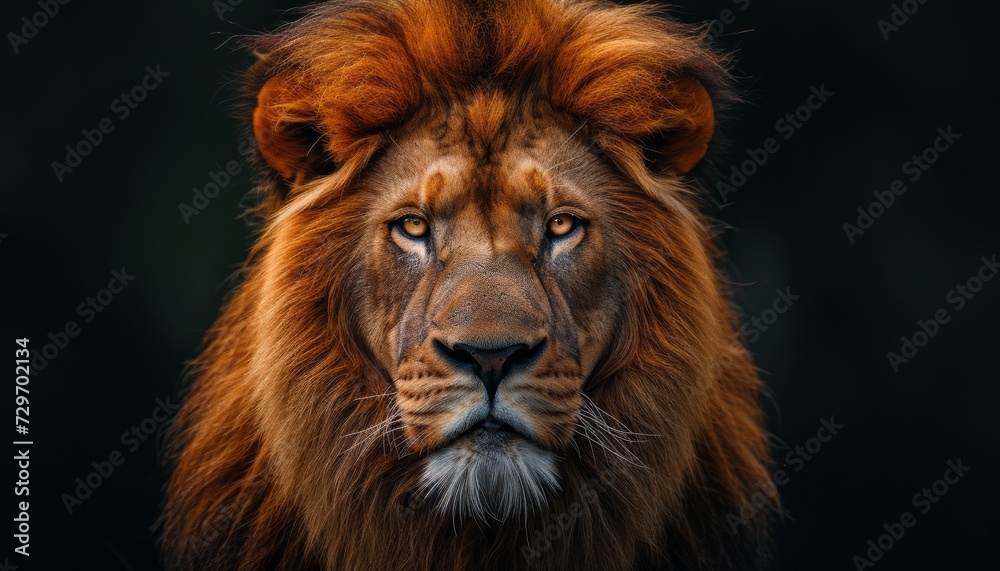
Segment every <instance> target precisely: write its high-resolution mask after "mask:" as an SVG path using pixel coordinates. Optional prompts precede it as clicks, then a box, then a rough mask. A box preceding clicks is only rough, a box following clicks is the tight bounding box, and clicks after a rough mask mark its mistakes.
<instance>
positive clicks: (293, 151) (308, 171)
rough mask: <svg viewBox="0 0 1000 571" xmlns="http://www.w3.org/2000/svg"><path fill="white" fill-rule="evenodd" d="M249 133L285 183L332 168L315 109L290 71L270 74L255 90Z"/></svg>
mask: <svg viewBox="0 0 1000 571" xmlns="http://www.w3.org/2000/svg"><path fill="white" fill-rule="evenodd" d="M253 132H254V137H256V139H257V145H258V147H259V148H260V152H261V155H262V156H263V158H264V160H265V161H267V164H268V165H270V166H271V168H272V169H274V171H275V172H277V173H278V174H279V175H280V176H281V177H282V178H284V179H285V180H287V181H289V182H301V181H303V180H306V179H308V178H311V177H313V176H315V175H318V174H323V173H326V172H330V171H331V170H332V169H333V168H334V165H335V163H334V161H333V158H332V157H331V156H330V155H329V154H328V151H327V150H326V148H325V145H324V144H323V141H322V139H323V134H322V132H321V131H320V125H319V115H318V112H317V110H316V108H315V107H314V105H313V103H312V101H311V98H310V96H309V92H308V90H307V88H306V87H305V86H303V85H302V83H301V82H299V81H296V78H295V77H294V76H293V75H292V74H289V73H282V74H279V75H276V76H274V77H272V78H271V79H269V80H268V81H267V83H265V84H264V87H262V88H261V90H260V91H259V92H258V93H257V106H256V108H254V111H253Z"/></svg>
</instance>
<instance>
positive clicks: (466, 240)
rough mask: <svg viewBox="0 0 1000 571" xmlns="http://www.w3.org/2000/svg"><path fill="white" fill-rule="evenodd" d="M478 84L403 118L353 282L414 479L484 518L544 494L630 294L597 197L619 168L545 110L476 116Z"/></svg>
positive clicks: (373, 184) (374, 182)
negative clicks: (434, 116) (433, 126)
mask: <svg viewBox="0 0 1000 571" xmlns="http://www.w3.org/2000/svg"><path fill="white" fill-rule="evenodd" d="M503 104H504V103H503V100H502V99H500V98H499V96H497V97H496V98H495V99H494V100H492V101H487V100H486V99H485V98H477V99H475V100H474V101H473V102H472V103H470V104H469V105H468V106H466V108H465V109H464V110H462V112H461V113H462V114H461V116H460V118H458V119H457V120H456V118H455V116H456V115H458V114H459V113H457V112H455V111H454V110H453V112H452V113H451V115H452V119H451V121H450V122H449V123H448V124H447V125H445V127H444V128H443V129H442V128H440V127H439V128H438V132H437V133H435V132H433V131H432V130H430V129H427V128H419V129H414V130H411V131H410V132H406V133H403V134H401V136H400V138H399V139H398V141H397V143H398V147H392V148H391V149H390V150H389V152H388V153H387V154H386V156H385V158H384V160H383V161H381V163H380V164H379V166H378V167H377V168H376V169H375V171H374V172H373V175H372V176H371V177H370V178H369V179H368V181H367V183H366V184H367V186H368V187H370V189H371V191H372V194H373V197H377V198H375V199H374V201H373V203H372V206H371V210H370V212H369V215H368V227H369V231H368V234H367V236H366V237H365V240H364V244H365V246H364V248H365V250H366V251H367V252H368V257H367V260H366V263H365V264H364V266H365V267H366V268H367V270H366V272H365V273H364V276H363V279H362V280H361V284H360V287H358V288H356V291H357V292H358V300H357V301H358V304H357V307H359V308H361V309H360V314H362V315H364V316H365V317H364V319H360V320H359V322H362V323H366V324H367V327H366V330H365V334H366V342H367V344H368V345H369V347H370V349H371V350H372V352H373V353H374V354H375V355H376V356H377V358H378V360H379V362H380V363H381V364H382V366H383V367H384V368H385V370H386V372H387V373H388V375H389V377H391V379H392V383H393V385H394V388H395V403H396V406H397V407H398V413H399V422H400V425H401V429H402V432H403V434H404V435H405V439H406V443H407V446H408V448H409V449H410V450H412V451H415V452H421V453H426V454H427V458H426V461H425V465H424V469H423V476H422V479H421V485H422V487H423V488H424V490H425V492H427V493H430V494H431V495H432V496H433V497H435V498H436V499H437V503H438V506H439V507H440V508H441V509H442V510H446V511H450V512H453V513H455V514H456V515H459V516H465V515H473V516H476V517H479V518H485V517H487V516H493V517H496V518H498V519H504V518H505V517H506V516H508V515H510V514H512V513H516V512H521V511H523V510H525V509H531V508H533V507H537V506H538V504H540V503H542V502H543V501H544V497H545V493H546V492H547V491H549V490H552V489H555V488H558V476H557V467H556V455H557V453H558V451H559V450H561V449H563V448H565V447H566V446H567V445H568V444H569V443H570V439H571V436H572V434H573V432H574V429H575V426H576V425H577V421H578V418H579V416H580V414H581V399H582V398H583V396H582V392H581V390H582V388H583V386H584V383H585V381H586V379H587V378H588V376H589V375H590V374H591V372H592V371H593V369H594V367H595V365H596V364H597V362H598V360H599V359H600V357H601V356H602V354H603V353H604V352H605V350H606V348H607V347H608V344H609V340H610V338H611V334H612V331H613V329H614V326H615V323H616V320H617V317H618V315H619V310H620V306H621V304H622V301H623V300H622V296H621V295H620V292H621V287H620V283H619V282H618V281H617V280H616V279H615V277H614V271H613V264H612V259H613V249H612V246H611V244H610V243H609V238H610V236H609V229H608V222H609V220H610V213H609V211H608V205H607V201H606V200H603V199H602V197H601V192H606V189H607V188H608V186H609V184H613V182H612V181H611V180H609V179H610V174H609V173H608V172H607V171H606V170H605V169H603V168H602V165H601V164H600V163H599V162H598V161H597V160H596V158H595V157H594V155H593V153H592V152H590V151H589V150H588V149H586V148H584V147H583V146H582V145H580V144H579V143H578V142H576V141H574V140H572V139H571V135H572V131H568V130H567V129H565V128H562V127H561V126H560V125H559V124H557V122H556V121H554V120H552V119H543V120H538V119H536V120H530V121H523V122H521V123H520V124H512V125H508V126H507V130H506V131H505V133H504V140H503V141H483V140H477V139H476V138H475V137H468V136H467V135H466V133H468V132H470V131H473V132H475V131H476V130H477V129H480V128H481V127H482V125H480V124H479V123H478V122H481V121H482V120H483V115H484V111H483V108H484V107H488V106H490V105H503Z"/></svg>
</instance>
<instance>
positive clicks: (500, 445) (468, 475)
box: [420, 418, 559, 523]
mask: <svg viewBox="0 0 1000 571" xmlns="http://www.w3.org/2000/svg"><path fill="white" fill-rule="evenodd" d="M420 489H421V491H422V493H425V494H427V497H428V498H429V499H431V500H432V501H434V503H435V506H436V508H437V509H438V510H439V511H440V512H441V513H443V514H446V515H450V516H451V517H452V518H453V519H456V520H464V519H465V518H467V517H474V518H476V519H478V520H479V521H482V522H486V523H488V522H490V521H497V522H505V521H507V520H508V519H511V518H516V517H518V516H520V518H521V521H526V520H527V519H528V515H529V514H530V513H534V512H536V511H537V510H538V509H539V508H541V507H542V506H543V505H544V504H545V501H546V496H547V494H548V493H550V492H554V491H557V490H558V489H559V481H558V478H557V475H556V457H555V454H553V453H552V452H550V451H548V450H543V449H541V448H539V447H538V446H537V445H535V444H533V443H532V442H530V441H529V440H527V439H526V438H525V437H523V436H521V435H519V434H517V433H516V432H514V431H512V430H511V429H509V427H507V426H506V425H502V424H500V422H499V421H497V420H495V419H492V418H490V419H487V420H485V421H483V422H481V423H479V424H477V425H475V426H474V427H473V428H472V429H471V430H470V431H468V432H467V433H466V434H464V435H463V436H461V437H459V438H458V439H457V440H455V441H454V442H452V443H451V444H449V445H447V446H445V447H444V448H442V449H440V450H438V451H436V452H434V453H432V454H431V455H430V457H428V458H427V459H426V460H425V465H424V469H423V475H422V476H421V478H420Z"/></svg>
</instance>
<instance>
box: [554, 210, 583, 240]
mask: <svg viewBox="0 0 1000 571" xmlns="http://www.w3.org/2000/svg"><path fill="white" fill-rule="evenodd" d="M579 223H580V220H579V219H578V218H576V217H575V216H570V215H569V214H557V215H555V216H553V217H552V218H549V222H548V224H547V225H546V226H547V228H546V230H547V232H548V234H549V236H550V237H552V238H562V237H563V236H567V235H569V233H570V232H572V231H573V230H574V229H575V228H576V227H577V225H579Z"/></svg>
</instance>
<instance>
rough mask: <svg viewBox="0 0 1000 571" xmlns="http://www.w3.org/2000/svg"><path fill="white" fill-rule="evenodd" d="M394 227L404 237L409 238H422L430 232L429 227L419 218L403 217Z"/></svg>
mask: <svg viewBox="0 0 1000 571" xmlns="http://www.w3.org/2000/svg"><path fill="white" fill-rule="evenodd" d="M396 227H397V228H399V230H400V232H402V233H403V235H404V236H407V237H409V238H423V237H424V236H426V235H427V232H428V231H429V230H430V225H429V224H428V223H427V221H426V220H424V219H423V218H421V217H419V216H412V215H410V216H404V217H402V218H400V219H399V220H397V221H396Z"/></svg>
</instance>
